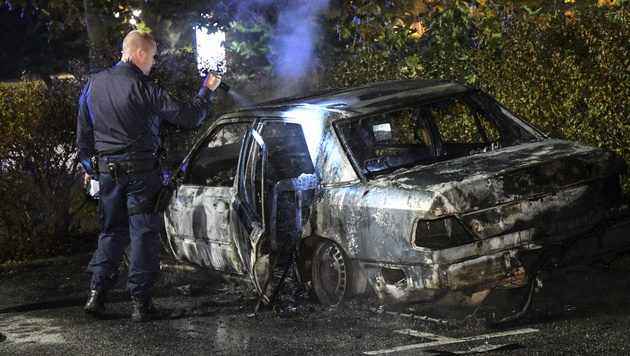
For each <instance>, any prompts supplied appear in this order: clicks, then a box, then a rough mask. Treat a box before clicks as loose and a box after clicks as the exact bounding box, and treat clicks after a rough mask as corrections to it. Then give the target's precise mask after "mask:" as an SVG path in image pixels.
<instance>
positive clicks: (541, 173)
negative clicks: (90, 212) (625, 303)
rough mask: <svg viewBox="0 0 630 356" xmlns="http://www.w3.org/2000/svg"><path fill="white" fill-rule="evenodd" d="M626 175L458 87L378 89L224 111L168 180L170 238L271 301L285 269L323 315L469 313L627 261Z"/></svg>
mask: <svg viewBox="0 0 630 356" xmlns="http://www.w3.org/2000/svg"><path fill="white" fill-rule="evenodd" d="M625 172H626V165H625V163H624V162H623V160H622V159H621V158H620V157H619V156H618V155H617V154H615V153H613V152H611V151H608V150H605V149H600V148H594V147H590V146H586V145H583V144H579V143H575V142H569V141H565V140H558V139H551V138H549V137H547V136H545V135H544V134H543V133H541V132H540V131H539V130H537V129H536V128H534V127H532V126H530V125H529V124H527V123H526V122H524V121H523V120H521V119H519V118H518V117H516V116H515V115H514V114H513V113H511V112H510V111H508V110H507V109H506V108H504V107H503V106H502V105H500V104H499V103H498V102H497V101H495V100H494V99H492V98H491V97H489V96H488V95H486V94H484V93H483V92H481V91H479V90H477V89H475V88H473V87H471V86H469V85H467V84H465V83H461V82H455V81H446V80H403V81H389V82H380V83H374V84H370V85H365V86H360V87H354V88H346V89H339V90H333V91H328V92H324V93H318V94H313V95H310V96H305V97H300V98H290V99H285V100H277V101H273V102H268V103H265V104H260V105H257V106H253V107H249V108H244V109H239V110H236V111H234V112H231V113H228V114H225V115H223V116H222V117H221V118H219V120H218V121H217V122H216V123H214V124H213V126H212V127H211V128H210V129H209V130H208V131H207V132H206V133H205V135H203V137H202V138H201V139H200V140H199V141H198V143H197V144H196V145H195V146H194V147H193V149H192V150H191V151H190V153H189V154H188V155H187V156H186V158H185V159H184V161H183V163H182V165H181V167H180V168H179V170H178V171H177V172H176V173H175V174H173V175H172V176H171V180H172V182H171V183H172V185H176V189H175V191H174V194H173V197H172V199H171V200H170V203H169V206H168V208H167V210H166V212H165V222H166V236H165V238H164V240H165V241H164V242H165V244H166V247H167V249H168V250H169V251H170V252H171V253H172V254H173V255H174V256H175V257H176V258H178V259H180V260H182V261H186V262H190V263H193V264H197V265H202V266H207V267H209V268H211V269H214V270H218V271H224V272H226V273H231V274H238V275H244V276H249V277H250V278H251V280H252V281H253V283H254V285H255V286H256V288H257V289H258V291H259V292H261V294H262V295H267V296H269V295H271V293H272V292H271V291H270V289H273V288H274V287H272V286H275V285H277V284H278V283H279V279H280V278H282V277H283V276H286V275H287V273H294V274H295V276H296V277H297V280H298V281H299V282H300V283H301V286H306V287H307V288H310V289H311V290H313V291H314V292H315V294H316V295H317V297H318V299H319V300H320V301H321V302H322V303H324V304H327V305H336V304H338V303H340V302H342V301H343V300H344V299H346V298H348V297H351V296H353V295H357V294H363V293H368V292H374V293H375V295H376V296H378V298H379V299H381V300H383V301H385V302H421V301H432V300H438V299H444V300H447V299H448V298H451V299H453V298H454V297H456V298H454V299H453V300H457V303H468V304H475V303H479V302H480V301H481V300H483V298H484V297H485V296H486V295H487V294H488V291H490V290H492V289H495V288H516V287H523V286H525V285H527V283H529V282H532V281H533V279H534V278H536V274H537V273H538V272H539V271H540V270H541V269H542V268H543V267H545V266H549V265H554V266H557V265H562V264H567V265H569V264H570V263H571V262H572V261H582V260H584V259H585V258H598V257H599V256H604V255H608V254H614V253H616V252H619V251H622V250H624V249H626V248H627V247H628V245H629V244H628V243H629V239H628V236H627V231H628V229H627V226H628V209H627V205H626V198H625V196H624V195H623V193H622V190H621V186H620V176H621V175H622V174H624V173H625ZM532 283H533V282H532Z"/></svg>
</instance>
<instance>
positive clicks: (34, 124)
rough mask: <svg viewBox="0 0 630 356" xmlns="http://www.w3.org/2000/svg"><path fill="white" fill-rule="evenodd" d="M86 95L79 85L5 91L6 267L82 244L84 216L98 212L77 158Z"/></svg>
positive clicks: (1, 113)
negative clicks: (91, 203) (81, 108)
mask: <svg viewBox="0 0 630 356" xmlns="http://www.w3.org/2000/svg"><path fill="white" fill-rule="evenodd" d="M79 94H80V87H79V85H78V83H77V82H76V81H73V80H56V81H53V82H52V83H51V84H50V85H49V86H47V85H46V84H44V83H43V82H41V81H36V80H32V79H30V78H28V77H25V78H24V79H23V80H22V81H21V82H19V83H16V84H15V85H13V86H2V87H0V123H1V125H2V127H3V130H2V131H0V162H1V165H2V170H1V171H0V201H2V204H0V246H2V249H0V263H1V262H3V261H7V260H23V259H28V258H33V257H49V256H51V255H58V254H63V253H72V252H74V251H76V249H77V248H79V249H80V248H81V246H82V244H77V243H76V242H77V241H76V239H77V238H79V235H81V234H82V232H84V231H85V229H84V228H85V226H81V224H82V223H83V221H84V220H82V219H81V217H82V216H86V215H89V214H94V212H93V209H92V211H90V210H88V209H86V208H87V207H88V206H89V205H88V204H86V202H87V200H86V199H85V196H84V194H83V189H82V183H81V175H80V174H79V167H78V164H77V161H76V159H75V156H76V154H75V137H76V135H75V131H76V117H77V103H78V98H79ZM92 208H93V206H92Z"/></svg>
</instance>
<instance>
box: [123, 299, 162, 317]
mask: <svg viewBox="0 0 630 356" xmlns="http://www.w3.org/2000/svg"><path fill="white" fill-rule="evenodd" d="M160 318H162V309H160V308H159V307H157V306H156V305H155V304H153V302H152V301H151V300H148V301H139V300H134V301H133V311H132V312H131V320H132V321H135V322H143V321H149V320H156V319H160Z"/></svg>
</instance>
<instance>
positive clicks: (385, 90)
mask: <svg viewBox="0 0 630 356" xmlns="http://www.w3.org/2000/svg"><path fill="white" fill-rule="evenodd" d="M470 91H478V90H477V89H475V88H473V87H471V86H469V85H468V84H467V83H464V82H459V81H455V80H442V79H404V80H390V81H382V82H377V83H371V84H366V85H362V86H357V87H349V88H340V89H332V90H327V91H322V92H317V93H312V94H308V95H305V96H298V97H289V98H282V99H277V100H273V101H268V102H264V103H260V104H257V105H254V106H250V107H245V108H242V109H237V110H235V111H232V112H231V113H228V114H226V115H224V117H231V116H243V115H249V114H260V113H261V112H267V113H268V112H283V111H287V110H289V109H291V108H295V107H300V106H307V107H309V109H320V110H324V111H337V112H348V113H353V114H359V115H362V114H365V115H367V114H372V113H376V112H381V111H384V110H388V109H392V108H395V107H398V106H404V105H407V104H408V103H410V102H414V103H421V102H430V101H433V100H435V99H438V98H444V97H448V96H451V95H459V94H462V93H465V92H470Z"/></svg>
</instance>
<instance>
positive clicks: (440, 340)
mask: <svg viewBox="0 0 630 356" xmlns="http://www.w3.org/2000/svg"><path fill="white" fill-rule="evenodd" d="M394 332H395V333H399V334H405V335H410V336H417V337H423V338H429V339H432V340H433V341H430V342H423V343H421V344H412V345H406V346H398V347H393V348H391V349H383V350H376V351H366V352H364V354H366V355H383V354H389V353H392V352H399V351H407V350H413V349H421V348H424V347H433V346H442V345H450V344H458V343H462V342H468V341H477V340H485V339H491V338H495V337H502V336H513V335H521V334H528V333H535V332H538V329H519V330H511V331H503V332H497V333H492V334H483V335H477V336H468V337H462V338H452V337H446V336H440V335H436V334H430V333H423V332H420V331H415V330H412V329H405V330H395V331H394Z"/></svg>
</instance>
